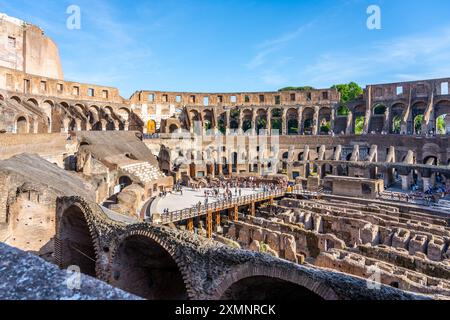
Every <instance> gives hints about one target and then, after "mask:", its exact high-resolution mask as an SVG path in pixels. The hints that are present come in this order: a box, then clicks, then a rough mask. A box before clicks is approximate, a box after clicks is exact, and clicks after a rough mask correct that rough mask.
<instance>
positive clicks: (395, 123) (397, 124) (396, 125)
mask: <svg viewBox="0 0 450 320" xmlns="http://www.w3.org/2000/svg"><path fill="white" fill-rule="evenodd" d="M401 125H402V118H400V117H399V116H395V117H394V119H393V120H392V133H397V134H398V133H400V130H401Z"/></svg>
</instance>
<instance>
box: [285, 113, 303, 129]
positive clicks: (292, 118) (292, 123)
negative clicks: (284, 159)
mask: <svg viewBox="0 0 450 320" xmlns="http://www.w3.org/2000/svg"><path fill="white" fill-rule="evenodd" d="M286 121H287V134H288V135H294V134H298V132H299V130H300V124H299V123H298V111H297V109H294V108H290V109H288V111H287V112H286Z"/></svg>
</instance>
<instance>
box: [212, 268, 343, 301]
mask: <svg viewBox="0 0 450 320" xmlns="http://www.w3.org/2000/svg"><path fill="white" fill-rule="evenodd" d="M295 271H296V272H295ZM257 276H263V277H269V278H274V279H278V280H283V281H286V282H289V283H292V284H296V285H299V286H301V287H304V288H305V289H308V290H309V291H311V292H312V293H313V294H316V295H318V296H320V297H321V298H322V299H324V300H340V297H339V296H338V295H337V294H336V293H335V292H334V290H333V289H332V288H330V287H329V286H328V285H326V283H325V282H322V281H320V280H317V279H314V278H313V277H310V276H308V275H307V274H301V271H300V270H298V269H297V270H292V269H280V268H277V267H272V266H266V265H255V264H252V263H246V264H243V265H239V266H237V267H235V268H233V270H231V271H230V272H228V273H227V275H226V276H225V277H224V278H223V280H222V281H221V282H220V283H219V284H218V285H217V288H216V290H215V292H214V293H213V294H212V296H211V299H212V300H220V299H221V298H222V297H223V296H224V294H225V292H226V291H227V290H228V288H230V287H231V286H232V285H233V284H235V283H237V282H239V281H240V280H244V279H246V278H251V277H257Z"/></svg>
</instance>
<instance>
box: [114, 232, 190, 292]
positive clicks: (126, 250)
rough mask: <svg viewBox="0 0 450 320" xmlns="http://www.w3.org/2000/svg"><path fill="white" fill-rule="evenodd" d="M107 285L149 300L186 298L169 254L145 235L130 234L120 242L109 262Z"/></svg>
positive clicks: (180, 276) (179, 274)
mask: <svg viewBox="0 0 450 320" xmlns="http://www.w3.org/2000/svg"><path fill="white" fill-rule="evenodd" d="M111 284H112V285H113V286H116V287H119V288H121V289H123V290H125V291H128V292H130V293H133V294H136V295H138V296H140V297H143V298H146V299H149V300H187V298H188V296H187V291H186V287H185V284H184V281H183V277H182V275H181V272H180V270H179V269H178V267H177V265H176V263H175V261H174V260H173V258H172V257H171V255H170V254H169V253H168V252H167V251H166V250H165V249H164V248H163V247H161V246H160V245H159V244H158V243H157V242H156V241H154V240H152V239H150V238H148V237H145V236H131V237H129V238H127V239H126V240H124V241H123V242H122V243H121V244H120V246H119V248H118V249H117V254H116V256H115V258H114V261H113V265H112V279H111Z"/></svg>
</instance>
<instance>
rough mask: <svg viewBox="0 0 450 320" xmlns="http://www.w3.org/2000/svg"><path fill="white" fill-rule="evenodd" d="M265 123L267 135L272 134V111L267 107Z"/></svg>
mask: <svg viewBox="0 0 450 320" xmlns="http://www.w3.org/2000/svg"><path fill="white" fill-rule="evenodd" d="M266 114H267V124H266V130H267V131H268V133H269V135H271V134H272V112H271V111H270V109H267V112H266Z"/></svg>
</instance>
